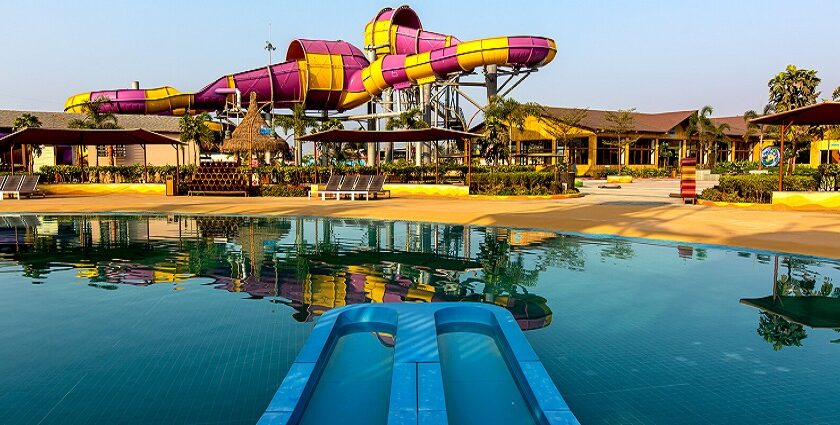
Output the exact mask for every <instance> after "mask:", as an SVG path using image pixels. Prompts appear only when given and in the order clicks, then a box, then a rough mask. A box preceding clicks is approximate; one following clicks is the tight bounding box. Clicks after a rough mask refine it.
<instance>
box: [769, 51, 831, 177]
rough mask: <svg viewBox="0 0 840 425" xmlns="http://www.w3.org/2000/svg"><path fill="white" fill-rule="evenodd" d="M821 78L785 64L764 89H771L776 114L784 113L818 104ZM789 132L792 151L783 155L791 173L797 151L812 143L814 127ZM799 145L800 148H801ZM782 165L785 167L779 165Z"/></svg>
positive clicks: (814, 73) (793, 129) (782, 135)
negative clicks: (790, 153)
mask: <svg viewBox="0 0 840 425" xmlns="http://www.w3.org/2000/svg"><path fill="white" fill-rule="evenodd" d="M820 81H821V80H820V78H819V77H817V71H815V70H812V69H798V68H796V67H795V66H794V65H788V66H787V68H785V70H784V71H782V72H780V73H778V74H776V75H775V76H774V77H773V78H771V79H770V81H768V82H767V86H768V87H769V88H770V96H769V99H770V104H772V105H773V107H774V110H775V112H785V111H790V110H792V109H796V108H801V107H803V106H808V105H813V104H815V103H817V99H818V98H819V96H820V92H819V91H817V87H819V85H820ZM790 130H791V152H792V155H785V158H786V159H789V161H790V162H789V167H790V170H791V171H792V170H793V168H794V167H795V166H796V155H797V154H798V153H799V151H800V150H801V149H802V148H803V147H805V146H807V145H808V144H810V143H811V140H813V134H814V131H815V128H814V127H813V126H793V127H791V128H790ZM784 137H786V135H785V134H781V135H780V137H779V140H780V141H783V140H784V139H783V138H784ZM800 144H801V145H800ZM781 166H785V164H782V165H781Z"/></svg>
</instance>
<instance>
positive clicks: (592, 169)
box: [511, 117, 685, 176]
mask: <svg viewBox="0 0 840 425" xmlns="http://www.w3.org/2000/svg"><path fill="white" fill-rule="evenodd" d="M559 125H560V124H554V123H550V122H547V121H544V120H541V119H539V118H535V117H528V118H526V119H525V129H524V130H523V131H519V130H517V129H513V130H512V133H511V138H512V139H513V140H514V142H516V144H518V143H521V142H527V141H537V140H552V141H554V142H555V143H553V144H552V146H554V147H555V152H556V146H557V140H556V136H554V135H553V134H552V131H551V129H552V127H555V128H556V127H557V126H559ZM554 133H555V134H556V133H557V132H556V131H555V132H554ZM602 136H609V135H607V134H602ZM639 136H641V137H642V138H644V139H653V140H654V142H653V158H652V164H647V165H626V164H628V163H629V162H630V161H629V159H630V149H625V150H624V158H623V160H622V163H623V164H625V167H628V168H633V169H639V168H649V167H657V166H659V155H658V154H657V152H658V150H659V143H658V141H659V140H663V141H665V140H669V141H679V140H678V139H680V138H682V137H685V130H684V129H683V128H682V127H677V128H676V132H675V134H674V135H668V136H667V139H666V138H665V136H663V135H662V134H640V135H639ZM557 137H559V135H558V136H557ZM568 137H569V138H570V139H572V138H581V137H586V138H588V139H589V162H588V163H587V164H577V174H578V175H590V176H594V175H596V174H597V173H598V172H599V171H601V170H604V169H606V168H608V167H607V166H605V165H597V164H596V163H595V159H596V148H597V136H596V134H595V133H594V132H592V131H590V130H587V129H583V128H572V129H571V130H570V131H569V133H568ZM680 150H681V152H680V154H681V155H684V153H685V146H684V144H683V145H681V147H680ZM610 167H612V168H616V167H618V166H617V165H612V166H610Z"/></svg>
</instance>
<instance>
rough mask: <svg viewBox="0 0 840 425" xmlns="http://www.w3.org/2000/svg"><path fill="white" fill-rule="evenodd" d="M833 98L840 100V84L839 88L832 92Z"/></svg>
mask: <svg viewBox="0 0 840 425" xmlns="http://www.w3.org/2000/svg"><path fill="white" fill-rule="evenodd" d="M831 100H833V101H835V102H840V86H837V88H836V89H834V93H831Z"/></svg>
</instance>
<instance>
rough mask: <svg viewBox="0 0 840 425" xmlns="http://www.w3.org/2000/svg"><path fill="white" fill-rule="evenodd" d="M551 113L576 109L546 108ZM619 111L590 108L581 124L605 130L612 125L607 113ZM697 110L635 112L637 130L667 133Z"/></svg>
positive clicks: (560, 115)
mask: <svg viewBox="0 0 840 425" xmlns="http://www.w3.org/2000/svg"><path fill="white" fill-rule="evenodd" d="M546 110H547V111H548V113H549V114H551V115H553V116H555V117H562V116H563V115H564V114H565V113H569V112H572V111H575V110H576V109H573V108H553V107H548V108H546ZM610 112H617V111H600V110H597V109H588V110H587V111H586V116H585V117H584V118H583V119H582V120H581V122H580V126H581V127H584V128H587V129H589V130H593V131H605V130H606V129H608V128H609V127H610V122H609V121H608V120H607V114H608V113H610ZM694 112H696V111H675V112H660V113H644V112H633V113H632V114H633V118H634V124H635V127H636V131H637V132H640V133H667V132H669V131H671V129H673V128H674V127H676V126H678V125H680V124H681V123H682V122H683V121H685V120H687V119H688V117H690V116H691V114H693V113H694Z"/></svg>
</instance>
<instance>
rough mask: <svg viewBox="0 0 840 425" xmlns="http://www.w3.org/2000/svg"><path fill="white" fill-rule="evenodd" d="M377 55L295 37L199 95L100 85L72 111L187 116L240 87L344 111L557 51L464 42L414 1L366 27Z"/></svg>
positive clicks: (525, 64)
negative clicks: (433, 22)
mask: <svg viewBox="0 0 840 425" xmlns="http://www.w3.org/2000/svg"><path fill="white" fill-rule="evenodd" d="M365 45H366V46H369V50H371V51H372V54H371V59H372V60H373V61H372V62H371V61H370V60H368V58H367V57H366V56H365V54H364V53H363V52H362V51H361V50H360V49H358V48H357V47H355V46H353V45H352V44H350V43H348V42H346V41H327V40H304V39H296V40H293V41H292V42H291V44H290V45H289V48H288V50H287V53H286V61H285V62H281V63H277V64H274V65H270V66H266V67H263V68H257V69H253V70H250V71H244V72H239V73H235V74H230V75H225V76H223V77H221V78H219V79H218V80H216V81H214V82H212V83H210V84H209V85H207V86H205V87H204V88H203V89H201V90H199V91H197V92H195V93H183V92H179V91H177V90H175V89H174V88H172V87H157V88H150V89H117V90H100V91H92V92H87V93H81V94H77V95H74V96H71V97H70V98H69V99H67V102H66V103H65V108H64V110H65V111H67V112H80V111H81V110H82V107H83V105H84V103H85V102H87V101H90V100H94V99H97V98H100V97H105V98H107V99H109V100H110V103H109V104H107V105H106V108H107V110H109V111H112V112H118V113H124V114H183V113H185V112H186V111H190V112H193V113H194V112H200V111H215V110H220V109H223V108H224V106H225V103H226V102H227V101H230V100H232V99H231V96H233V93H235V92H236V91H239V92H240V94H241V95H243V96H248V95H250V93H251V92H254V93H256V94H257V100H258V101H260V102H270V101H271V100H272V99H273V101H274V106H275V107H277V108H287V107H291V106H293V105H295V104H304V105H305V106H306V108H307V109H312V110H338V111H343V110H347V109H351V108H355V107H357V106H360V105H363V104H365V103H367V102H368V101H370V100H371V98H372V97H374V96H377V95H379V94H380V93H382V91H383V90H385V89H386V88H389V87H393V88H395V89H404V88H406V87H410V86H411V85H414V84H426V83H430V82H432V81H434V80H435V79H438V78H446V77H447V76H449V75H451V74H453V73H460V72H470V71H473V70H474V69H475V68H478V67H482V66H485V65H507V66H513V67H517V68H526V69H529V68H537V67H540V66H543V65H545V64H547V63H549V62H551V60H552V59H554V56H555V54H556V52H557V47H556V44H555V42H554V40H552V39H550V38H546V37H538V36H516V37H493V38H485V39H480V40H474V41H466V42H463V41H460V40H459V39H457V38H455V37H454V36H451V35H446V34H441V33H436V32H431V31H426V30H424V29H423V26H422V25H421V23H420V18H419V17H418V16H417V14H416V13H415V12H414V11H413V10H412V9H411V8H410V7H408V6H401V7H398V8H396V9H392V8H386V9H383V10H382V11H380V12H379V13H378V14H377V15H376V17H374V19H373V20H372V21H370V22H369V23H368V24H367V25H366V27H365Z"/></svg>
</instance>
